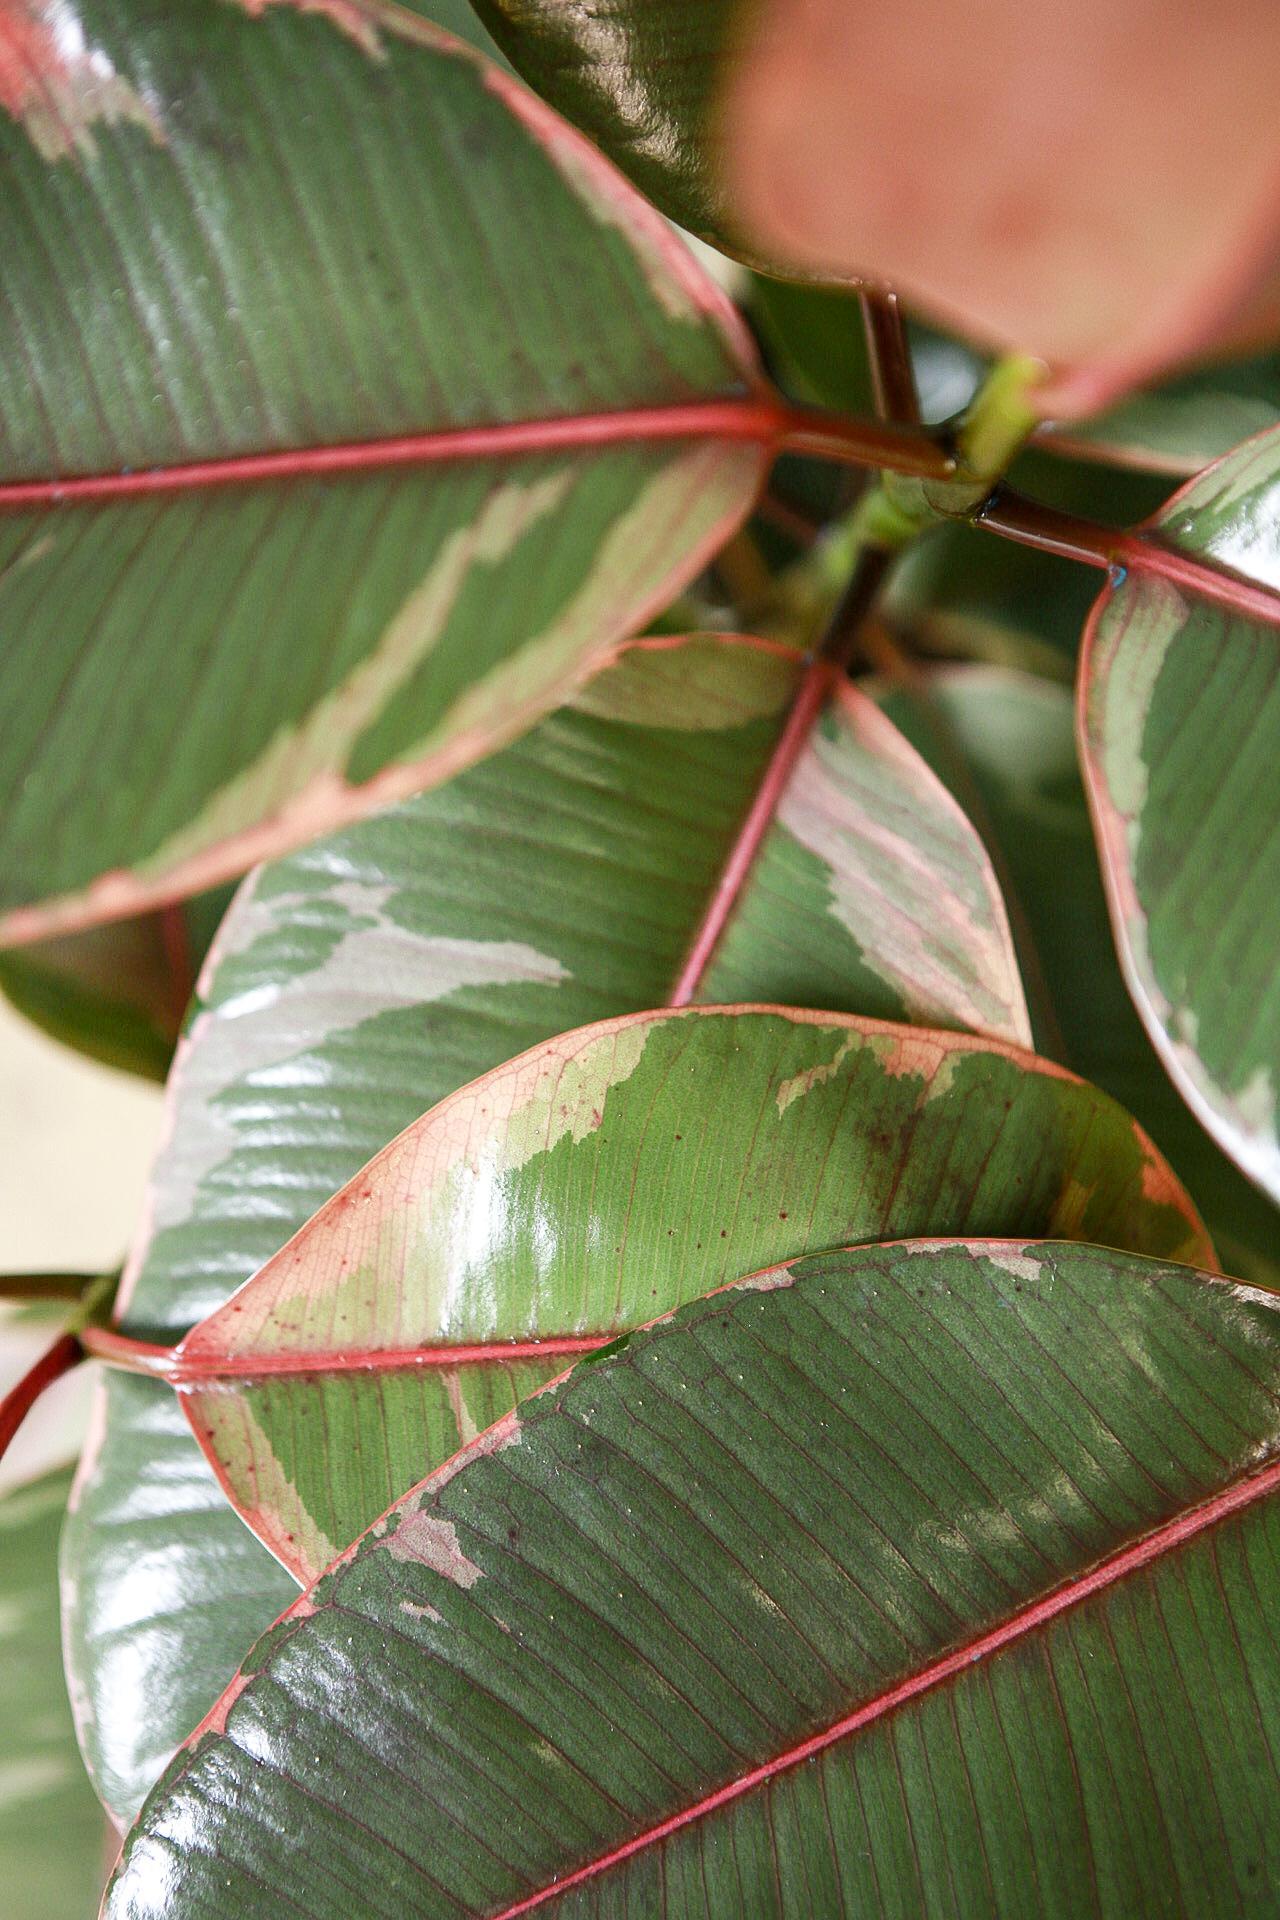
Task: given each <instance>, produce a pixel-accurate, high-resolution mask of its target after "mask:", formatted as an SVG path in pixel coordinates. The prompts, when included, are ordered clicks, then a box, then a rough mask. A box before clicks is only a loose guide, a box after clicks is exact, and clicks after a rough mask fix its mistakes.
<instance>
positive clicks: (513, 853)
mask: <svg viewBox="0 0 1280 1920" xmlns="http://www.w3.org/2000/svg"><path fill="white" fill-rule="evenodd" d="M799 682H800V663H799V662H798V660H797V659H796V658H795V656H793V655H789V654H787V653H786V652H785V650H779V649H777V648H771V647H767V646H763V645H761V644H756V643H750V642H744V641H726V640H719V639H706V640H698V641H694V642H688V643H684V644H682V645H680V646H672V645H670V644H665V643H664V644H656V645H655V644H652V643H649V642H641V643H639V644H638V645H636V646H634V647H632V648H630V649H628V650H626V651H625V652H624V653H623V654H622V656H621V657H620V659H619V661H618V663H617V664H616V666H615V667H613V668H612V669H611V670H610V671H609V672H608V673H606V674H604V675H602V676H600V677H599V678H598V679H596V680H595V681H593V682H592V684H591V686H590V687H589V688H588V689H586V690H585V692H584V693H583V694H582V695H580V696H579V699H578V702H577V704H576V705H575V706H573V707H571V708H566V709H564V710H563V711H562V712H560V713H558V714H557V715H555V716H554V717H552V718H551V719H548V720H546V721H544V722H543V723H542V725H541V726H539V727H538V728H537V729H536V730H535V731H534V732H532V733H530V734H528V735H526V736H525V738H524V739H523V740H521V741H519V742H517V743H516V744H515V745H513V746H512V747H510V748H508V749H507V750H506V751H505V752H504V753H503V754H501V755H499V756H497V757H495V758H494V759H492V760H491V761H488V762H485V763H484V764H482V765H480V766H478V767H475V768H473V769H471V770H470V771H468V772H467V773H465V774H463V775H461V776H460V777H459V778H457V779H455V780H454V781H452V782H450V783H448V784H447V785H446V786H444V787H441V788H439V789H437V790H436V791H435V792H433V793H430V794H424V795H421V796H419V797H418V798H417V799H415V800H413V801H410V802H407V803H404V804H403V805H401V806H400V807H397V808H394V809H391V810H390V811H388V812H386V813H384V814H381V815H379V816H378V817H377V818H376V819H374V820H371V821H368V822H365V823H363V824H361V825H360V826H357V827H353V828H350V829H348V830H347V831H346V832H344V833H342V834H339V835H336V836H334V837H333V838H331V839H329V840H326V841H321V842H319V843H317V844H316V845H314V846H312V847H310V848H308V849H307V850H306V851H304V852H302V853H299V854H297V855H295V856H293V857H292V858H290V859H287V860H283V861H280V862H278V863H276V864H275V865H274V866H271V867H267V868H264V869H262V870H260V871H259V872H258V873H257V874H256V875H255V876H254V877H253V878H252V879H251V880H250V881H249V882H248V883H247V884H246V886H245V889H244V890H243V891H242V893H241V894H240V896H239V898H238V900H237V902H236V904H235V906H234V907H233V908H232V910H231V912H230V914H229V915H228V917H227V920H226V922H225V924H224V927H223V929H222V934H221V938H220V939H219V941H218V943H217V946H216V948H215V950H214V954H213V958H212V960H211V962H210V964H209V967H208V969H207V970H206V974H205V978H204V980H203V982H202V990H201V997H200V1003H199V1008H198V1012H197V1017H196V1019H195V1021H194V1023H193V1027H192V1031H191V1035H190V1039H189V1042H188V1044H187V1046H186V1047H185V1048H184V1050H183V1053H182V1055H181V1058H180V1060H179V1064H178V1067H177V1069H176V1072H175V1075H174V1079H173V1082H172V1085H171V1093H170V1107H171V1118H170V1124H169V1139H168V1144H167V1147H166V1149H165V1151H164V1153H163V1156H162V1158H161V1161H160V1164H159V1166H158V1168H157V1172H156V1179H155V1191H154V1195H153V1199H152V1202H151V1205H150V1209H149V1212H150V1218H149V1222H148V1226H147V1229H146V1231H145V1232H144V1234H143V1237H142V1240H141V1242H140V1245H139V1247H138V1249H137V1251H136V1253H135V1256H134V1258H133V1260H132V1262H131V1264H130V1272H129V1276H128V1281H127V1284H126V1288H125V1292H124V1297H125V1299H126V1300H127V1310H126V1325H127V1326H128V1327H129V1329H130V1330H131V1331H133V1332H134V1333H137V1334H143V1335H153V1336H154V1335H161V1336H167V1337H169V1338H174V1337H176V1336H177V1335H179V1334H182V1333H185V1332H186V1331H187V1329H188V1328H189V1327H190V1326H191V1325H192V1324H193V1323H194V1322H195V1321H196V1320H198V1319H200V1318H201V1317H202V1316H203V1315H205V1314H207V1313H209V1312H211V1311H212V1310H213V1309H215V1308H216V1307H218V1306H220V1305H221V1304H222V1303H223V1301H224V1300H225V1299H226V1298H227V1296H228V1294H229V1293H230V1292H231V1291H232V1289H233V1288H234V1287H236V1286H238V1285H239V1284H240V1283H241V1282H242V1281H244V1280H245V1279H247V1278H248V1277H249V1275H250V1274H252V1273H253V1272H254V1271H255V1269H256V1268H258V1267H260V1266H261V1265H262V1264H263V1263H264V1262H265V1261H267V1260H268V1259H270V1257H271V1256H272V1255H273V1254H274V1253H276V1252H277V1251H278V1250H279V1248H280V1247H281V1246H282V1245H283V1244H284V1242H285V1241H286V1240H287V1239H288V1237H289V1235H290V1234H291V1233H292V1232H294V1231H295V1229H297V1228H298V1227H300V1226H301V1225H302V1224H303V1223H304V1221H306V1220H307V1219H308V1218H309V1217H310V1215H312V1214H313V1213H314V1212H315V1211H316V1209H317V1208H319V1207H320V1206H321V1205H322V1204H323V1203H324V1201H325V1200H327V1199H328V1198H329V1196H330V1195H331V1194H332V1193H333V1192H334V1190H335V1189H336V1188H338V1187H339V1186H341V1185H342V1183H343V1182H344V1181H346V1180H348V1179H350V1177H351V1176H352V1175H353V1174H354V1173H355V1172H356V1171H357V1169H358V1168H359V1167H361V1166H362V1165H363V1164H364V1162H365V1161H366V1160H367V1159H368V1158H369V1157H370V1156H371V1155H372V1154H373V1153H375V1152H376V1151H377V1150H378V1149H379V1148H380V1147H383V1146H385V1145H386V1143H387V1141H388V1140H390V1139H391V1138H392V1136H393V1135H395V1134H396V1133H398V1132H399V1131H400V1129H401V1128H403V1127H406V1126H408V1125H409V1124H410V1122H412V1121H413V1120H416V1119H417V1118H418V1117H419V1116H420V1115H421V1113H422V1112H423V1110H424V1109H425V1108H426V1107H428V1106H430V1105H431V1104H432V1103H433V1102H434V1101H436V1100H439V1099H442V1098H443V1097H444V1096H445V1095H446V1094H449V1093H451V1092H452V1091H453V1090H454V1089H455V1088H457V1087H458V1086H460V1085H462V1084H463V1083H465V1082H466V1081H468V1080H471V1079H472V1078H474V1077H475V1075H477V1074H479V1073H483V1072H485V1071H486V1070H487V1069H489V1068H491V1067H494V1066H497V1065H498V1064H499V1063H500V1062H501V1061H503V1060H505V1059H507V1058H509V1057H510V1056H511V1055H513V1054H515V1053H518V1052H519V1051H520V1050H521V1049H522V1048H524V1047H528V1046H531V1045H533V1044H534V1043H536V1042H537V1041H540V1040H543V1039H546V1038H549V1037H550V1036H551V1035H553V1034H555V1033H558V1032H561V1031H562V1030H564V1029H566V1028H569V1027H573V1026H576V1025H579V1024H581V1023H583V1022H585V1021H588V1020H593V1019H600V1018H604V1017H606V1016H608V1015H610V1014H615V1013H624V1012H630V1011H636V1010H639V1009H641V1008H644V1007H646V1006H653V1005H655V1004H660V1003H662V1002H663V1001H665V1000H666V999H668V998H669V997H670V995H671V993H672V990H673V988H674V986H675V984H676V981H677V979H678V978H680V977H681V976H685V975H686V973H687V970H686V960H687V957H688V956H689V954H690V950H691V948H692V947H693V946H694V944H695V941H696V939H697V937H698V935H699V931H700V929H701V928H704V927H705V926H706V925H707V916H708V913H709V911H710V910H711V908H712V907H713V906H714V905H716V903H717V901H718V900H719V897H720V896H719V881H720V877H721V875H722V873H723V871H724V869H725V867H726V865H727V863H728V861H729V858H730V855H731V853H732V851H733V849H734V846H735V844H736V842H737V838H738V834H739V828H740V825H741V823H742V821H743V820H744V818H745V817H746V816H747V815H748V813H749V812H750V810H751V808H752V802H753V797H754V796H756V795H757V794H758V792H759V790H760V788H761V785H762V782H764V781H765V779H766V777H767V776H768V773H769V768H770V765H771V763H772V760H773V755H774V753H775V749H776V747H777V745H778V741H779V738H780V736H781V734H782V732H783V729H784V727H785V724H786V715H787V709H788V705H789V703H790V702H791V700H792V698H793V695H794V693H795V691H796V689H797V686H798V684H799ZM814 684H815V681H814V678H813V675H812V674H811V675H810V677H809V679H808V680H807V681H805V682H804V687H806V688H812V687H813V685H814ZM818 713H819V709H818V708H817V707H815V708H814V709H813V716H814V719H815V720H816V721H817V722H818V723H817V725H816V726H814V727H813V729H812V731H811V732H810V735H809V738H808V743H807V746H806V747H805V750H804V751H803V752H802V753H801V754H800V755H799V758H798V759H797V761H796V763H795V765H794V767H793V768H792V770H791V773H790V776H789V777H788V778H787V779H785V780H783V781H781V782H780V783H779V782H777V781H776V780H775V782H774V786H773V793H772V803H771V804H772V808H773V811H772V823H771V825H770V826H769V830H768V831H767V832H766V833H765V835H764V837H763V841H762V844H761V845H760V847H759V850H758V853H757V857H756V859H755V860H754V862H751V863H749V864H748V867H747V869H746V871H745V873H744V875H743V876H742V882H741V884H740V886H739V887H738V889H737V905H738V910H737V913H736V914H735V915H734V916H733V917H731V918H730V920H729V923H728V926H727V928H726V929H725V931H724V933H723V936H722V938H721V939H720V940H719V941H718V942H717V943H715V944H714V946H713V949H712V950H711V952H710V953H709V954H708V955H707V957H706V961H705V965H704V966H703V967H702V969H701V973H700V978H699V979H698V980H697V981H694V980H691V979H687V978H686V985H687V987H688V989H689V991H691V992H694V993H696V994H697V995H698V997H700V998H702V999H704V1000H716V999H734V998H756V999H766V1000H778V1001H783V1002H798V1003H805V1002H809V1003H814V1004H821V1005H826V1006H830V1007H833V1008H836V1009H840V1010H846V1011H851V1012H864V1013H871V1014H877V1015H881V1016H888V1017H891V1018H899V1019H902V1018H916V1019H924V1020H926V1021H928V1022H929V1023H930V1024H933V1025H942V1024H948V1023H954V1024H955V1025H958V1026H964V1025H969V1024H973V1023H977V1024H981V1025H984V1026H987V1027H989V1028H991V1030H993V1031H994V1032H995V1033H997V1034H998V1035H1003V1036H1006V1037H1010V1038H1017V1037H1020V1036H1021V1037H1025V1035H1026V1031H1027V1029H1026V1024H1025V1012H1024V1010H1023V1007H1022V998H1021V986H1020V984H1019V981H1018V977H1017V971H1016V965H1015V963H1014V961H1013V957H1012V951H1011V947H1010V944H1009V941H1008V935H1007V930H1006V928H1005V921H1004V911H1003V907H1002V905H1001V903H1000V901H999V896H998V893H997V891H996V889H995V887H994V883H993V881H992V877H991V873H990V868H989V865H988V863H987V862H986V859H985V855H984V854H983V853H982V851H981V848H980V846H979V843H978V842H977V840H976V838H975V836H974V835H973V833H972V830H971V829H970V828H969V827H968V825H967V823H965V822H964V821H963V819H962V817H961V816H960V815H959V814H958V813H957V812H956V810H955V808H954V806H953V805H952V804H951V803H950V802H949V801H948V800H947V799H946V796H945V795H944V794H943V792H942V789H941V788H940V787H939V786H938V785H937V783H936V782H935V781H934V780H933V778H932V776H930V775H929V774H928V772H927V770H926V769H925V768H924V766H923V764H922V763H921V762H920V761H918V760H915V759H914V758H913V756H912V755H911V754H910V751H909V750H908V749H906V747H905V745H904V743H903V741H902V740H901V738H900V736H898V735H896V734H894V733H893V732H892V730H891V729H886V728H883V727H882V726H877V724H876V720H877V716H876V714H875V711H874V709H873V708H872V707H871V706H870V703H869V702H867V701H866V700H865V699H863V698H862V696H860V695H856V694H854V693H853V692H852V691H851V690H846V691H845V692H844V693H842V694H841V695H840V696H839V697H838V698H837V699H836V701H835V702H834V703H833V704H830V705H829V706H828V709H827V711H826V713H825V714H824V715H823V716H822V717H821V718H820V719H819V718H818ZM606 901H607V902H608V911H602V903H604V902H606ZM102 1391H103V1397H104V1402H105V1406H104V1410H103V1413H102V1416H101V1424H100V1435H99V1437H100V1441H101V1450H99V1449H98V1448H95V1449H94V1450H93V1452H92V1453H91V1455H90V1456H89V1457H88V1458H87V1460H86V1463H85V1468H84V1471H83V1473H82V1475H81V1481H80V1487H79V1504H78V1510H77V1512H76V1514H75V1516H74V1518H73V1520H72V1522H71V1524H70V1527H69V1529H68V1537H67V1550H66V1566H67V1574H68V1581H69V1584H70V1585H71V1586H72V1587H73V1589H74V1592H75V1595H76V1598H75V1600H74V1602H73V1604H72V1607H71V1610H70V1614H69V1651H70V1655H71V1659H72V1663H73V1666H74V1669H75V1672H76V1675H77V1684H78V1685H80V1686H81V1687H82V1688H83V1689H84V1691H85V1693H86V1694H87V1695H88V1696H89V1697H90V1698H91V1699H93V1700H94V1701H95V1702H96V1703H97V1710H96V1711H95V1713H94V1715H93V1716H92V1719H91V1720H90V1721H89V1722H88V1723H87V1742H88V1745H87V1752H88V1757H89V1759H90V1761H91V1764H92V1767H93V1771H94V1774H95V1778H96V1779H97V1781H98V1784H99V1787H100V1789H101V1791H102V1792H103V1794H104V1797H105V1798H106V1799H107V1801H108V1803H109V1804H110V1805H111V1806H112V1807H113V1808H115V1809H116V1810H117V1811H118V1812H122V1813H125V1812H127V1813H130V1814H131V1813H132V1812H133V1811H134V1810H135V1809H136V1807H137V1804H138V1801H139V1800H140V1798H141V1795H142V1793H143V1792H144V1791H145V1789H146V1787H147V1786H149V1785H150V1783H151V1781H152V1780H153V1779H154V1777H155V1773H156V1771H157V1770H158V1765H159V1764H160V1762H161V1761H162V1760H163V1758H164V1757H165V1755H166V1754H167V1752H168V1751H169V1749H171V1748H172V1746H173V1745H174V1743H175V1742H176V1741H177V1740H179V1739H181V1738H182V1737H183V1735H185V1734H186V1733H187V1732H188V1731H189V1730H190V1728H191V1726H192V1725H193V1724H194V1722H195V1721H196V1720H197V1719H198V1718H199V1717H200V1715H201V1714H202V1713H203V1712H204V1711H205V1710H206V1708H207V1707H208V1705H209V1702H210V1700H211V1699H213V1698H214V1697H215V1696H216V1694H217V1692H218V1691H219V1690H220V1688H221V1687H222V1686H223V1685H224V1684H225V1683H226V1680H227V1679H228V1678H229V1677H230V1675H231V1673H232V1672H234V1670H235V1665H236V1662H237V1660H238V1659H239V1657H240V1655H241V1654H242V1653H243V1651H244V1648H245V1647H246V1646H247V1645H248V1644H249V1641H250V1640H251V1639H252V1638H253V1637H254V1635H255V1634H256V1633H258V1632H260V1631H261V1630H262V1628H263V1627H264V1626H265V1625H266V1624H267V1622H268V1621H269V1620H270V1619H271V1618H272V1617H273V1616H274V1614H275V1613H277V1612H278V1611H279V1610H280V1607H281V1606H283V1605H284V1604H285V1603H286V1601H287V1598H288V1591H289V1590H288V1588H287V1585H286V1586H285V1588H284V1589H282V1588H281V1584H280V1583H281V1580H282V1578H283V1576H281V1575H280V1574H279V1572H278V1570H277V1569H276V1568H275V1566H274V1564H273V1563H272V1562H271V1561H270V1560H269V1559H268V1557H267V1556H266V1555H265V1554H264V1553H263V1552H262V1551H261V1549H260V1548H258V1547H257V1545H256V1543H255V1542H254V1541H253V1540H252V1539H251V1538H250V1536H249V1535H248V1534H247V1533H245V1531H244V1529H243V1527H242V1526H241V1525H240V1523H239V1522H238V1520H236V1518H235V1516H234V1515H233V1514H232V1513H231V1512H230V1511H229V1510H228V1509H227V1508H226V1506H225V1503H224V1501H223V1498H222V1496H221V1494H220V1493H219V1492H218V1490H217V1488H216V1486H215V1485H214V1484H213V1482H212V1480H211V1478H210V1476H209V1474H208V1472H207V1470H205V1469H204V1467H203V1463H202V1462H201V1460H200V1457H199V1455H198V1453H197V1451H196V1449H195V1447H194V1444H193V1442H192V1440H191V1438H190V1434H189V1431H188V1428H187V1425H186V1422H185V1420H184V1419H183V1417H182V1415H181V1413H180V1411H179V1410H178V1407H177V1405H176V1403H175V1402H174V1399H173V1396H172V1395H171V1394H170V1393H169V1391H168V1389H167V1388H163V1387H160V1386H157V1385H156V1384H155V1383H154V1382H151V1381H146V1380H127V1379H121V1378H118V1377H113V1378H111V1379H109V1380H108V1381H107V1382H106V1383H105V1385H104V1387H103V1389H102ZM402 1484H404V1483H402ZM400 1490H401V1487H400V1486H392V1487H391V1488H390V1489H389V1490H388V1491H387V1493H386V1496H385V1498H386V1499H389V1498H391V1497H392V1495H393V1494H394V1493H397V1492H399V1491H400ZM382 1504H385V1499H384V1501H383V1503H382ZM355 1531H356V1528H355V1527H354V1526H353V1527H352V1529H351V1532H352V1533H354V1532H355ZM348 1537H350V1535H349V1536H348ZM162 1555H164V1556H166V1557H165V1559H164V1561H163V1568H162V1562H161V1556H162ZM175 1587H176V1591H177V1593H178V1594H180V1596H181V1598H180V1599H175ZM175 1623H180V1624H175ZM144 1677H145V1678H144Z"/></svg>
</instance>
